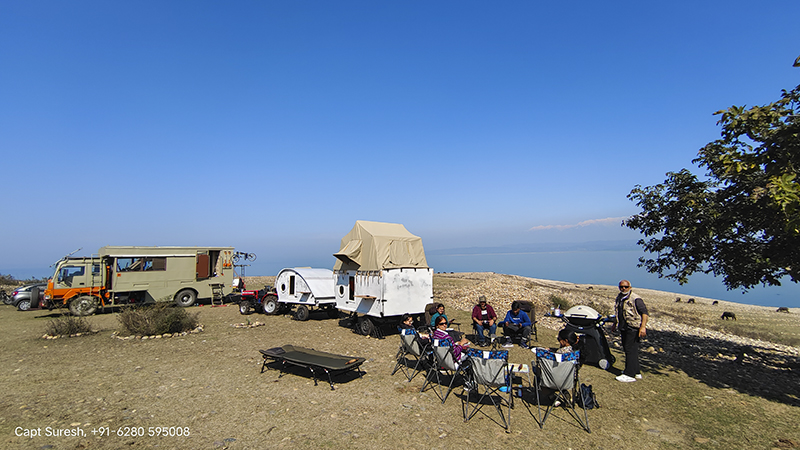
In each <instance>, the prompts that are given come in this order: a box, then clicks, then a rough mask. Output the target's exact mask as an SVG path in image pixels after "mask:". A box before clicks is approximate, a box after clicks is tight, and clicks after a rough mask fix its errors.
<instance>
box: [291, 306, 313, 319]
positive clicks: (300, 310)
mask: <svg viewBox="0 0 800 450" xmlns="http://www.w3.org/2000/svg"><path fill="white" fill-rule="evenodd" d="M310 314H311V313H310V312H309V311H308V306H306V305H300V306H298V307H297V311H295V312H294V318H295V319H297V320H299V321H301V322H305V321H306V320H308V316H309V315H310Z"/></svg>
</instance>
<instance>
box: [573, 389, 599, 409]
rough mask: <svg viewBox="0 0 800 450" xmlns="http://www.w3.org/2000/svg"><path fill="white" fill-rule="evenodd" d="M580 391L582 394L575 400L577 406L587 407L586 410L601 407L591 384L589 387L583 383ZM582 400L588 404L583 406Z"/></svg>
mask: <svg viewBox="0 0 800 450" xmlns="http://www.w3.org/2000/svg"><path fill="white" fill-rule="evenodd" d="M580 389H581V393H580V395H578V396H577V398H576V399H575V404H576V405H578V406H580V407H585V408H586V409H594V408H599V407H600V404H599V403H597V397H595V395H594V391H592V385H591V384H590V385H589V386H587V385H585V384H583V383H581V387H580ZM581 399H583V400H584V401H585V403H586V404H585V405H583V404H582V403H584V402H582V401H581Z"/></svg>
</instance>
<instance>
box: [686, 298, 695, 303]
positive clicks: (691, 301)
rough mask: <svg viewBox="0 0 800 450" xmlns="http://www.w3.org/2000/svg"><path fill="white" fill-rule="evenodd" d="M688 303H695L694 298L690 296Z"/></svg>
mask: <svg viewBox="0 0 800 450" xmlns="http://www.w3.org/2000/svg"><path fill="white" fill-rule="evenodd" d="M686 303H694V299H693V298H690V299H689V300H686Z"/></svg>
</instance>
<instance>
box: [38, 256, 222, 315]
mask: <svg viewBox="0 0 800 450" xmlns="http://www.w3.org/2000/svg"><path fill="white" fill-rule="evenodd" d="M233 253H234V249H233V247H114V246H106V247H102V248H101V249H100V250H99V252H98V255H97V256H92V257H65V258H62V259H61V260H60V261H58V262H57V263H56V269H55V273H54V274H53V277H52V278H51V279H50V280H49V281H48V284H47V289H46V290H45V302H48V304H49V306H50V307H60V306H67V307H68V308H69V310H70V312H71V313H72V314H74V315H82V316H85V315H91V314H94V313H95V311H97V309H98V308H105V307H112V306H122V305H141V304H149V303H155V302H157V301H159V302H162V301H174V302H175V303H176V304H177V305H179V306H184V307H185V306H191V305H194V304H195V303H196V302H197V300H198V299H210V300H211V302H212V303H214V302H223V301H224V300H225V298H226V297H227V296H228V295H229V294H230V293H231V291H232V287H231V284H232V281H233V260H232V258H233Z"/></svg>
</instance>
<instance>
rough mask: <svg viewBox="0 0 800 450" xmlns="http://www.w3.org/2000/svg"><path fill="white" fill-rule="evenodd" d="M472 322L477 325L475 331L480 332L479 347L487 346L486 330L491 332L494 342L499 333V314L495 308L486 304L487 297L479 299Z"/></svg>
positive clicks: (473, 311)
mask: <svg viewBox="0 0 800 450" xmlns="http://www.w3.org/2000/svg"><path fill="white" fill-rule="evenodd" d="M472 322H473V323H474V324H475V331H477V332H478V344H479V345H481V346H485V345H486V335H485V334H484V332H483V331H484V330H486V329H488V330H489V338H490V339H492V340H494V335H495V333H496V332H497V323H496V322H497V314H496V313H495V312H494V308H492V306H491V305H489V304H488V303H486V296H485V295H481V296H480V297H478V304H477V305H475V307H474V308H472Z"/></svg>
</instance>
